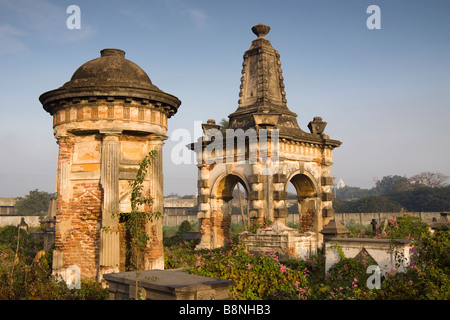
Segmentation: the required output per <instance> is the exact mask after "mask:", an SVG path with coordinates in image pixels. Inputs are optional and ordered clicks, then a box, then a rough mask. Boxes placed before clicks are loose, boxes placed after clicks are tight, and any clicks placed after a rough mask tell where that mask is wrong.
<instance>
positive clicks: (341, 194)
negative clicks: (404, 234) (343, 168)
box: [333, 172, 450, 212]
mask: <svg viewBox="0 0 450 320" xmlns="http://www.w3.org/2000/svg"><path fill="white" fill-rule="evenodd" d="M447 180H448V176H446V175H444V174H442V173H439V172H422V173H419V174H417V175H414V176H412V177H410V178H407V177H402V176H398V175H393V176H385V177H383V178H382V179H381V180H379V181H377V182H376V185H375V187H373V188H371V189H362V188H359V187H351V186H345V187H343V188H339V189H336V190H335V192H336V199H335V200H334V202H333V207H334V209H335V210H336V212H399V211H400V210H405V211H410V212H438V211H450V186H449V185H448V184H447V183H446V181H447Z"/></svg>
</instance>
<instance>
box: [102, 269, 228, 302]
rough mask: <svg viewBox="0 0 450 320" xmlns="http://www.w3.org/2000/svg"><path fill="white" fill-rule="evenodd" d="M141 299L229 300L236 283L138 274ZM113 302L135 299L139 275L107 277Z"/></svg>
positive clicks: (189, 276)
mask: <svg viewBox="0 0 450 320" xmlns="http://www.w3.org/2000/svg"><path fill="white" fill-rule="evenodd" d="M137 273H138V299H145V300H228V299H229V296H228V292H229V290H230V289H231V287H232V286H233V284H234V282H233V281H231V280H223V279H217V278H210V277H203V276H197V275H193V274H189V273H187V272H184V271H181V270H145V271H138V272H137ZM103 278H104V279H105V280H106V281H107V282H108V285H109V287H108V290H109V298H110V300H129V299H135V298H136V271H129V272H120V273H109V274H104V275H103Z"/></svg>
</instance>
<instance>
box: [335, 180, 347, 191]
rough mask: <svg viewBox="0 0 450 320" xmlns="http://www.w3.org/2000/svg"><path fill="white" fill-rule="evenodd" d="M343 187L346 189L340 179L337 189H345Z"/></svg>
mask: <svg viewBox="0 0 450 320" xmlns="http://www.w3.org/2000/svg"><path fill="white" fill-rule="evenodd" d="M343 187H345V183H344V180H342V179H339V181H338V183H337V184H336V189H340V188H343Z"/></svg>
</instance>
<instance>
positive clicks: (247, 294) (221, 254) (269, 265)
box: [165, 243, 308, 300]
mask: <svg viewBox="0 0 450 320" xmlns="http://www.w3.org/2000/svg"><path fill="white" fill-rule="evenodd" d="M183 252H184V253H183ZM165 256H166V268H180V267H181V268H184V269H186V270H188V271H189V272H190V273H192V274H197V275H202V276H208V277H215V278H221V279H228V280H233V281H234V282H235V284H234V286H233V288H232V290H231V292H230V298H232V299H236V300H241V299H251V300H257V299H299V298H300V299H304V298H307V295H308V288H307V279H306V275H305V274H304V273H303V272H302V271H299V270H292V269H290V268H289V267H287V266H286V265H284V264H282V263H281V262H280V261H279V259H278V256H277V255H276V253H275V252H264V253H260V254H252V253H249V252H248V251H246V250H245V248H244V247H243V246H242V245H236V244H232V243H228V244H227V245H226V246H224V247H223V248H220V249H215V250H202V251H194V249H193V248H192V246H191V244H190V243H184V244H183V245H182V246H178V247H177V246H172V247H170V248H166V251H165Z"/></svg>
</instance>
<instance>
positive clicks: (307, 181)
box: [286, 173, 318, 232]
mask: <svg viewBox="0 0 450 320" xmlns="http://www.w3.org/2000/svg"><path fill="white" fill-rule="evenodd" d="M286 191H287V192H288V201H289V202H290V203H289V204H288V206H289V207H288V212H289V213H290V214H293V213H298V219H295V218H294V219H292V218H291V219H288V221H293V222H294V223H295V224H298V225H299V229H300V232H306V231H314V230H315V229H316V226H317V219H318V216H317V212H316V211H317V207H318V203H317V201H318V197H317V191H316V185H315V183H314V182H313V180H312V178H310V177H309V176H307V175H305V174H300V173H299V174H294V175H292V176H291V178H290V179H289V180H288V182H287V186H286ZM293 200H297V201H296V202H294V203H292V202H293Z"/></svg>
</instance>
